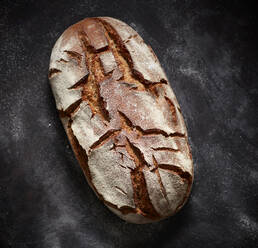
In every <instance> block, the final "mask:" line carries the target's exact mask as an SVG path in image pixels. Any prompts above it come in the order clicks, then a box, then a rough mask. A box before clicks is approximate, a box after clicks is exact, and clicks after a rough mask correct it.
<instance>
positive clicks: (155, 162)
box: [152, 155, 169, 204]
mask: <svg viewBox="0 0 258 248" xmlns="http://www.w3.org/2000/svg"><path fill="white" fill-rule="evenodd" d="M152 160H153V164H154V166H155V168H154V172H155V173H156V175H157V177H158V182H159V185H160V188H161V191H162V193H163V196H164V198H165V199H166V201H167V203H168V204H169V200H168V196H167V192H166V189H165V187H164V185H163V183H162V180H161V177H160V173H159V170H158V168H159V165H158V162H157V160H156V158H155V156H154V155H152Z"/></svg>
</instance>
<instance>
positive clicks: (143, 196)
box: [49, 18, 193, 221]
mask: <svg viewBox="0 0 258 248" xmlns="http://www.w3.org/2000/svg"><path fill="white" fill-rule="evenodd" d="M76 25H77V26H76ZM76 25H74V26H73V27H72V28H73V32H71V33H72V34H74V32H77V33H78V37H79V40H80V45H81V47H82V48H83V50H84V54H85V60H86V61H85V63H86V65H87V69H88V71H89V73H88V74H87V75H85V76H84V77H83V78H82V79H81V80H79V81H78V82H76V83H75V84H74V85H73V86H71V87H70V88H69V89H77V88H80V87H82V88H83V90H82V98H81V99H80V100H78V101H76V102H75V103H74V104H72V105H71V106H69V107H68V108H67V109H66V110H65V111H59V113H60V117H61V118H64V117H65V118H67V117H68V118H69V121H68V125H67V128H66V131H67V135H68V138H69V140H70V143H71V146H72V148H73V150H74V153H75V155H76V158H77V159H78V161H79V163H80V166H81V168H82V169H83V171H84V174H85V176H86V178H87V181H88V183H89V185H90V186H91V187H92V189H93V190H94V191H95V193H96V194H97V196H98V198H99V199H101V200H102V201H103V202H104V203H105V204H106V205H107V206H109V207H111V208H114V209H116V210H119V211H120V212H121V213H122V214H124V215H125V214H128V213H134V214H138V215H142V216H144V217H146V218H147V219H151V220H152V221H156V220H159V219H162V218H163V217H164V216H161V215H160V214H159V213H158V212H157V210H156V209H155V207H154V206H153V204H152V202H151V199H150V196H149V193H148V188H147V184H146V180H145V176H144V172H143V171H144V170H150V167H151V165H150V164H148V163H147V162H146V160H145V158H144V154H143V152H142V151H141V150H140V149H139V148H138V147H137V146H136V145H135V144H134V141H133V140H130V138H128V137H130V135H128V136H126V139H125V140H124V143H121V144H118V143H117V136H119V135H120V133H121V132H122V131H126V132H127V133H128V134H130V133H136V134H137V139H138V138H140V137H142V136H155V135H162V136H164V137H166V138H168V137H174V138H176V139H177V138H178V139H184V140H186V144H187V149H188V155H189V157H190V158H191V152H190V149H189V144H188V142H187V134H186V133H181V132H177V131H175V132H174V133H167V132H165V131H164V130H162V129H159V128H151V129H143V128H142V127H141V126H139V125H134V124H133V122H132V120H130V119H129V117H128V116H127V115H126V114H125V113H124V112H122V111H120V110H118V109H117V114H118V116H119V118H120V124H121V126H120V128H119V129H117V128H116V129H114V128H113V129H107V130H106V131H105V134H104V135H102V136H101V137H100V138H99V139H98V140H97V141H96V142H94V143H93V144H92V145H91V146H90V150H93V149H98V148H99V147H100V146H102V145H104V144H105V143H107V142H108V141H109V140H111V139H112V140H113V141H114V143H113V147H112V148H111V150H115V151H116V149H117V148H120V149H124V150H125V152H127V154H128V155H129V157H130V158H131V159H132V160H133V161H134V163H135V168H134V169H131V168H130V169H131V171H130V173H131V181H132V187H133V197H134V204H135V208H131V207H128V206H123V207H121V208H118V207H117V206H116V205H114V204H113V203H111V202H107V201H105V199H104V197H103V196H102V195H101V194H100V193H99V192H98V191H97V189H96V188H95V186H94V185H93V183H92V179H91V174H90V170H89V167H88V156H87V153H86V151H85V150H84V149H83V148H82V147H81V145H80V144H79V142H78V140H77V138H76V137H75V135H74V134H73V131H72V128H71V125H72V120H71V118H70V117H71V116H72V115H73V113H75V112H76V111H77V109H78V108H79V105H80V103H81V102H82V101H86V102H87V103H88V105H89V107H90V109H91V111H92V117H93V116H94V115H95V114H97V115H99V116H100V117H101V118H102V120H103V123H104V124H105V125H106V126H108V124H109V123H110V122H111V120H112V115H110V113H109V111H108V109H107V106H106V102H105V100H104V98H103V97H102V95H101V93H100V85H101V83H103V82H104V81H105V80H112V77H113V76H112V75H113V72H109V73H107V74H105V73H104V69H103V65H102V64H101V62H100V59H99V56H100V54H101V53H103V52H106V51H110V52H112V53H113V55H114V58H115V60H116V64H117V66H118V67H117V70H118V71H120V72H121V73H122V77H119V79H113V80H115V81H116V82H117V83H125V82H126V83H128V84H133V85H134V86H133V87H131V89H132V90H137V91H147V92H149V93H150V94H151V95H152V96H153V98H155V99H156V100H157V101H160V103H162V104H164V102H165V103H166V104H167V105H168V109H169V111H170V113H171V116H172V122H173V125H175V126H177V125H178V119H177V111H176V107H175V105H174V103H173V101H172V100H170V99H169V98H168V97H166V96H160V95H159V89H162V87H164V85H167V84H168V83H167V81H166V80H165V79H161V80H160V81H159V82H151V81H148V80H146V79H144V77H143V75H142V74H141V73H140V72H139V71H136V70H135V69H134V65H133V62H132V58H131V55H130V53H129V51H128V50H127V49H126V47H125V44H124V43H123V41H122V39H121V38H120V37H119V35H118V33H117V32H116V30H115V29H114V28H113V27H112V26H111V25H110V24H109V23H108V22H106V21H104V20H103V19H99V18H88V19H85V20H84V21H82V22H80V23H79V24H76ZM89 25H94V26H95V27H96V30H90V29H89ZM94 32H95V33H96V34H97V35H98V37H100V38H99V41H98V40H95V38H94V35H93V34H94ZM132 37H133V36H132ZM132 37H129V39H130V38H132ZM64 52H66V53H67V55H68V56H69V57H71V58H72V59H74V60H76V61H77V64H78V65H79V66H80V65H81V64H82V59H83V58H84V56H82V55H81V54H79V53H77V52H74V51H66V50H65V51H64ZM151 52H152V53H153V51H152V49H151ZM153 54H154V53H153ZM154 55H155V54H154ZM155 58H156V55H155ZM156 59H157V58H156ZM59 62H62V63H66V61H65V60H64V59H60V60H59ZM60 72H61V71H59V70H58V69H55V68H52V69H50V71H49V78H51V77H53V76H54V75H55V74H57V73H60ZM159 87H160V88H159ZM161 98H162V100H160V99H161ZM178 110H179V112H180V113H181V111H180V109H179V108H178ZM150 149H151V150H152V151H153V152H154V151H155V152H159V151H169V152H171V156H173V153H175V152H180V151H181V147H179V149H173V148H171V147H163V146H161V147H155V148H152V147H150ZM90 150H89V152H90ZM87 152H88V151H87ZM116 152H118V153H120V155H121V159H122V161H123V159H124V154H123V153H121V152H119V151H116ZM104 156H105V155H104ZM152 158H153V165H154V169H151V171H152V172H153V173H155V174H156V175H157V178H158V182H159V186H160V189H161V191H162V194H163V195H164V198H165V199H166V200H167V202H168V198H167V194H166V190H165V187H166V185H163V183H162V180H161V176H160V173H159V168H161V169H163V170H166V171H167V172H169V173H172V174H176V175H177V176H179V177H180V178H181V179H182V180H183V181H184V182H185V183H187V193H186V195H185V197H184V199H183V200H182V202H181V203H180V204H179V206H178V207H177V210H176V211H178V210H179V209H180V208H181V207H182V206H183V204H184V203H185V201H186V199H187V198H188V195H189V193H190V189H191V185H192V180H193V178H192V175H191V174H190V173H189V172H187V171H184V170H183V169H182V168H181V167H179V166H176V165H172V164H158V162H157V160H156V158H155V156H154V155H152ZM121 166H122V167H123V168H125V167H124V166H123V165H121ZM116 188H117V190H119V191H120V192H121V193H122V194H125V195H126V192H124V191H123V190H122V189H121V188H119V187H116Z"/></svg>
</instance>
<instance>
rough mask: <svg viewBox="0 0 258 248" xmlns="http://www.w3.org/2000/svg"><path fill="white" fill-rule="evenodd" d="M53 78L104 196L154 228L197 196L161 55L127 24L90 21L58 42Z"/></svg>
mask: <svg viewBox="0 0 258 248" xmlns="http://www.w3.org/2000/svg"><path fill="white" fill-rule="evenodd" d="M49 79H50V83H51V87H52V90H53V94H54V96H55V100H56V105H57V109H58V110H59V113H60V118H61V120H62V122H63V125H64V127H65V130H66V133H67V135H68V137H69V140H70V143H71V145H72V148H73V150H74V152H75V155H76V157H77V159H78V161H79V163H80V165H81V167H82V169H83V171H84V173H85V175H86V178H87V181H88V183H89V184H90V186H91V187H92V188H93V190H94V191H95V193H96V194H97V196H98V197H99V198H100V199H101V200H102V201H103V202H104V203H105V205H107V206H108V207H109V209H111V210H112V211H113V212H114V213H116V214H117V215H118V216H120V217H121V218H123V219H125V220H127V221H129V222H133V223H148V222H154V221H157V220H160V219H163V218H165V217H167V216H170V215H173V214H174V213H176V212H177V211H178V210H179V209H180V208H181V207H182V206H183V204H184V203H185V201H186V199H187V198H188V196H189V193H190V189H191V185H192V181H193V163H192V156H191V152H190V149H189V145H188V138H187V131H186V127H185V124H184V121H183V117H182V114H181V110H180V107H179V105H178V102H177V100H176V97H175V95H174V93H173V91H172V90H171V88H170V86H169V83H168V80H167V78H166V75H165V74H164V72H163V70H162V69H161V66H160V64H159V61H158V59H157V57H156V55H155V54H154V53H153V51H152V49H151V48H150V47H149V46H147V45H146V44H145V43H144V42H143V40H142V38H141V37H140V36H139V35H138V34H137V33H136V32H135V31H134V30H133V29H132V28H131V27H129V26H128V25H126V24H125V23H123V22H121V21H119V20H116V19H113V18H109V17H100V18H87V19H85V20H83V21H81V22H79V23H77V24H75V25H73V26H71V27H70V28H68V29H67V30H66V31H65V32H64V33H63V34H62V36H61V37H60V38H59V39H58V41H57V42H56V44H55V46H54V48H53V51H52V54H51V60H50V70H49Z"/></svg>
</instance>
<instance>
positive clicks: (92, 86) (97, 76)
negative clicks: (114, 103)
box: [79, 32, 110, 121]
mask: <svg viewBox="0 0 258 248" xmlns="http://www.w3.org/2000/svg"><path fill="white" fill-rule="evenodd" d="M79 38H80V41H81V45H82V47H83V49H84V52H85V58H86V64H87V67H88V70H89V75H88V77H87V83H86V84H84V88H83V91H82V100H83V101H87V102H88V104H89V106H90V108H91V111H92V114H93V116H94V115H95V114H99V115H100V116H101V117H102V118H103V119H104V120H106V121H109V120H110V118H109V113H108V111H107V110H106V108H105V103H104V101H103V98H102V97H101V96H100V92H99V82H100V81H101V80H103V79H104V78H105V76H104V74H103V70H102V67H101V66H100V62H99V59H98V55H97V54H96V52H99V51H96V50H95V49H93V47H92V46H91V45H90V44H89V43H88V40H87V38H86V34H85V33H84V32H80V34H79Z"/></svg>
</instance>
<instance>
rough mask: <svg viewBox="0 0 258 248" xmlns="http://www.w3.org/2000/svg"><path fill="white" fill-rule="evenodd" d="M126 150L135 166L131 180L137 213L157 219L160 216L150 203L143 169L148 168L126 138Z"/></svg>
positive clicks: (135, 148)
mask: <svg viewBox="0 0 258 248" xmlns="http://www.w3.org/2000/svg"><path fill="white" fill-rule="evenodd" d="M126 150H127V153H128V154H129V155H130V156H131V158H132V159H133V160H134V162H135V164H136V168H135V169H133V170H132V171H131V180H132V185H133V191H134V204H135V206H136V209H137V212H138V213H139V214H141V215H143V216H145V217H147V218H149V219H153V220H155V219H159V218H160V215H159V214H158V212H157V211H156V210H155V208H154V206H153V205H152V203H151V200H150V197H149V193H148V189H147V185H146V181H145V177H144V173H143V169H144V167H146V166H148V164H147V162H146V161H145V159H144V156H143V154H142V152H141V151H140V150H139V149H138V148H137V147H136V146H134V145H133V144H132V143H131V142H130V140H129V139H128V138H126Z"/></svg>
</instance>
